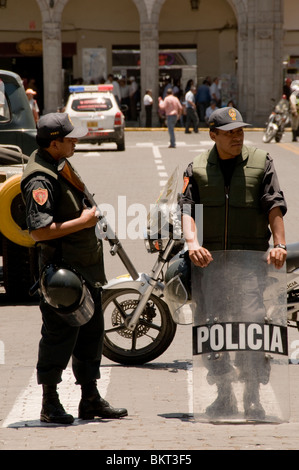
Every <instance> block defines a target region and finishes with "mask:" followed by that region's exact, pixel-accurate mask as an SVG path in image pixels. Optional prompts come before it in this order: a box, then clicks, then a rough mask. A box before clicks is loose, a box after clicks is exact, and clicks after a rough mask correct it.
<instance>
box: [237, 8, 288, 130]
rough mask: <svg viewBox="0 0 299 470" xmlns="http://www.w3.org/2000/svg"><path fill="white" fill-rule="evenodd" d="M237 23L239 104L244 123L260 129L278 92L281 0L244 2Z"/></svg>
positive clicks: (281, 24) (280, 52)
mask: <svg viewBox="0 0 299 470" xmlns="http://www.w3.org/2000/svg"><path fill="white" fill-rule="evenodd" d="M238 20H239V43H238V46H239V54H238V55H239V61H238V67H239V74H238V77H239V103H240V111H241V112H242V111H245V112H246V116H244V117H245V118H246V120H247V122H249V123H252V124H254V125H256V126H264V125H265V121H266V120H267V117H268V115H269V113H270V111H271V108H272V106H273V103H274V102H275V101H278V99H279V97H280V95H281V93H282V79H283V77H282V44H283V5H282V0H263V1H262V2H258V1H250V0H247V17H246V21H245V19H244V18H243V19H242V18H238Z"/></svg>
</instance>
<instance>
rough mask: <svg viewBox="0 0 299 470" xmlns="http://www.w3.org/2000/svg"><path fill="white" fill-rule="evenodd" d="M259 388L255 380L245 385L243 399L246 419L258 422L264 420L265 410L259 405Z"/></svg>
mask: <svg viewBox="0 0 299 470" xmlns="http://www.w3.org/2000/svg"><path fill="white" fill-rule="evenodd" d="M259 388H260V385H259V383H258V382H257V381H255V380H252V381H250V382H247V383H245V387H244V397H243V399H244V415H245V418H246V419H253V420H259V421H263V420H264V419H265V410H264V408H263V407H262V405H261V403H260V395H259Z"/></svg>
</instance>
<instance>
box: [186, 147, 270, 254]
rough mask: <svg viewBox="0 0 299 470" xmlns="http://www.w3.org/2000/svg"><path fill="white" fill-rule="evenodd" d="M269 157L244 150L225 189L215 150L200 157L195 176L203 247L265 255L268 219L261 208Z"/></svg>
mask: <svg viewBox="0 0 299 470" xmlns="http://www.w3.org/2000/svg"><path fill="white" fill-rule="evenodd" d="M266 155H267V153H266V152H264V151H262V150H258V149H255V148H250V147H248V148H247V147H245V146H243V149H242V154H241V155H239V156H238V157H236V158H237V160H236V166H235V168H234V172H233V175H232V178H231V182H230V186H229V188H225V184H224V178H223V174H222V171H221V168H220V165H219V161H218V158H219V157H218V155H217V150H216V146H214V147H213V149H212V150H211V151H207V152H204V153H202V154H201V155H198V156H197V157H196V158H195V159H194V162H193V175H194V178H195V181H196V183H197V185H198V189H199V195H200V204H203V246H205V248H207V249H209V250H211V251H212V250H257V251H266V250H267V249H268V246H269V244H268V241H269V238H270V235H271V234H270V230H269V227H268V217H267V215H266V214H265V213H264V212H263V211H262V209H261V205H260V197H261V194H260V189H261V181H262V178H263V175H264V169H265V163H266Z"/></svg>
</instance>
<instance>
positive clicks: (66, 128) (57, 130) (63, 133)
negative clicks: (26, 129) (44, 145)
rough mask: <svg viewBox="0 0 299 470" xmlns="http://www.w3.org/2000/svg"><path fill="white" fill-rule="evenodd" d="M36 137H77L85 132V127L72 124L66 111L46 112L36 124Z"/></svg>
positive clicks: (52, 138) (51, 138) (82, 135)
mask: <svg viewBox="0 0 299 470" xmlns="http://www.w3.org/2000/svg"><path fill="white" fill-rule="evenodd" d="M36 129H37V137H38V138H40V139H45V140H46V139H50V140H55V139H57V138H58V137H67V138H70V139H71V138H75V139H78V138H80V137H84V136H85V135H86V134H87V132H88V131H87V127H85V126H74V124H73V123H72V121H71V119H70V117H69V115H68V114H67V113H48V114H45V115H44V116H42V117H41V118H40V119H39V121H38V122H37V124H36Z"/></svg>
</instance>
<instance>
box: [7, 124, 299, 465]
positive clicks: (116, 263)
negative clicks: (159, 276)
mask: <svg viewBox="0 0 299 470" xmlns="http://www.w3.org/2000/svg"><path fill="white" fill-rule="evenodd" d="M176 138H177V148H175V149H171V148H168V145H169V140H168V133H167V131H166V130H158V131H144V130H138V129H135V130H134V131H129V130H128V131H126V150H125V151H124V152H117V151H116V149H115V147H114V144H111V145H110V144H105V145H103V146H100V147H98V146H94V147H92V146H84V145H78V146H77V151H76V154H75V155H74V157H73V159H72V162H73V164H74V166H75V167H76V169H77V170H78V171H79V173H80V174H81V176H82V178H83V179H84V181H85V183H86V186H87V187H88V189H89V191H90V192H92V193H94V197H95V200H96V201H97V203H98V204H99V205H100V206H101V208H104V207H106V209H107V210H110V214H111V215H112V219H113V217H114V221H115V228H116V231H117V232H118V235H121V237H120V238H121V241H122V244H123V246H124V248H125V250H126V252H127V253H128V255H129V257H130V258H131V259H132V261H133V263H134V265H135V266H136V269H137V270H138V271H139V272H148V271H149V270H150V269H151V267H152V266H153V264H154V261H155V255H152V254H148V253H147V251H146V249H145V247H144V241H143V240H142V237H141V232H142V227H141V223H140V219H138V218H137V215H136V214H138V213H140V212H141V208H143V207H145V208H146V209H148V208H149V206H150V204H153V203H154V202H155V201H156V200H157V197H158V195H159V193H160V191H161V189H162V188H163V186H164V185H165V182H166V181H167V179H168V178H169V177H170V175H171V174H172V172H173V171H174V169H175V168H176V167H177V166H178V167H179V173H180V175H182V174H183V170H184V169H185V168H186V166H187V165H188V163H189V162H191V161H192V160H193V158H194V156H195V155H196V154H198V153H199V152H201V151H203V150H204V149H206V148H210V147H211V145H212V143H211V141H210V139H209V135H208V132H207V131H206V130H201V131H200V133H199V134H197V135H196V134H193V133H192V134H189V135H185V134H184V132H183V130H181V129H180V130H177V131H176ZM245 142H246V143H247V144H250V145H255V146H257V147H260V148H264V149H266V150H268V151H269V152H270V154H271V156H272V157H273V159H274V162H275V167H276V169H277V172H278V176H279V180H280V184H281V187H282V189H283V191H284V193H285V196H286V199H287V203H288V213H287V215H286V217H285V225H286V232H287V243H292V242H296V241H299V235H298V233H299V231H298V229H299V214H298V207H297V201H298V200H299V186H298V182H297V180H298V177H297V175H298V170H299V142H298V143H292V142H291V133H290V132H286V133H285V135H284V137H283V140H282V142H281V143H279V144H277V143H274V142H273V143H270V144H263V142H262V132H261V131H258V130H250V131H246V133H245ZM182 181H183V180H182V179H181V183H180V184H182ZM179 189H180V188H179ZM113 211H114V213H113ZM138 211H139V212H138ZM128 234H129V235H130V236H128ZM105 250H106V252H105V264H106V275H107V277H108V279H112V278H114V277H116V276H119V275H121V274H124V273H125V272H126V270H125V268H124V266H123V265H122V263H121V261H120V260H119V259H118V257H115V256H114V257H112V256H111V255H110V254H109V250H108V247H106V248H105ZM40 327H41V320H40V314H39V308H38V306H37V305H36V304H34V303H33V304H28V305H11V304H7V303H5V301H4V297H3V295H2V296H1V294H0V396H1V400H0V450H19V451H20V450H99V451H105V454H104V455H105V459H112V460H106V461H105V462H104V463H106V464H110V463H114V464H116V463H122V464H123V463H126V462H124V461H122V462H120V461H119V462H116V461H115V460H114V461H113V458H115V456H117V455H120V454H118V452H119V451H121V450H122V451H128V452H129V453H131V454H130V455H138V452H139V451H140V452H141V451H145V450H146V451H149V452H151V453H153V454H154V453H155V452H158V451H167V453H168V454H170V455H172V456H175V455H178V454H179V453H180V454H182V455H185V456H188V455H192V458H193V459H194V460H195V459H196V458H197V455H196V454H193V452H195V451H202V450H205V451H207V450H210V451H216V450H249V451H252V450H297V449H298V448H299V435H298V434H299V396H298V383H299V365H298V364H297V362H298V361H297V350H298V358H299V334H298V332H297V330H296V329H294V328H288V330H289V338H288V342H289V355H290V356H291V355H292V359H293V362H290V364H289V365H288V366H286V367H287V369H288V380H287V383H285V382H282V381H281V384H280V392H282V393H283V397H284V398H283V399H284V400H285V401H286V402H288V403H289V406H290V416H289V418H288V420H287V421H286V422H283V423H278V422H271V423H262V424H254V423H252V422H250V423H248V422H246V423H245V422H244V421H242V420H241V421H239V422H222V423H221V424H219V423H217V424H215V423H212V422H199V421H197V420H195V419H194V415H193V399H192V375H193V370H192V368H193V361H192V328H191V325H188V326H178V329H177V334H176V336H175V339H174V341H173V343H172V344H171V346H170V347H169V349H168V350H167V351H166V352H165V353H164V354H163V355H162V356H160V357H159V358H157V359H156V360H154V361H152V362H151V363H148V364H145V365H143V366H138V367H128V366H122V365H120V364H116V363H113V362H111V361H109V360H108V359H106V358H105V357H103V361H102V379H101V380H100V381H99V389H100V391H101V394H102V395H103V396H105V397H106V399H107V400H108V401H109V402H111V404H113V405H114V406H122V407H123V406H124V407H127V408H128V417H126V418H123V419H121V420H117V421H113V420H101V419H95V420H94V421H92V422H82V421H80V420H78V419H76V420H75V422H74V424H73V425H72V426H67V427H64V426H58V425H49V424H45V423H40V421H39V413H40V407H41V390H40V387H39V386H37V385H36V380H35V364H36V356H37V347H38V341H39V338H40ZM283 367H285V366H283ZM59 394H60V397H61V401H62V403H63V405H64V406H65V408H66V409H67V411H68V412H71V413H73V414H74V416H75V417H77V406H78V402H79V400H80V392H79V390H78V387H77V386H76V385H75V384H74V379H73V376H72V373H71V369H70V367H68V368H67V370H66V371H65V374H64V380H63V382H62V383H61V384H60V386H59ZM164 453H165V452H164ZM144 460H145V459H144ZM127 463H128V462H127ZM146 463H147V464H149V463H151V464H155V463H156V462H154V461H151V462H150V460H147V462H146ZM168 463H172V464H174V461H172V462H168ZM192 463H194V461H193V462H192ZM130 464H131V466H132V465H133V466H139V467H140V468H143V466H142V464H141V461H139V462H137V461H136V465H135V464H133V462H130ZM180 464H181V465H189V464H190V462H189V460H188V459H185V461H184V460H182V461H181V462H180ZM144 466H145V463H144Z"/></svg>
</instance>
